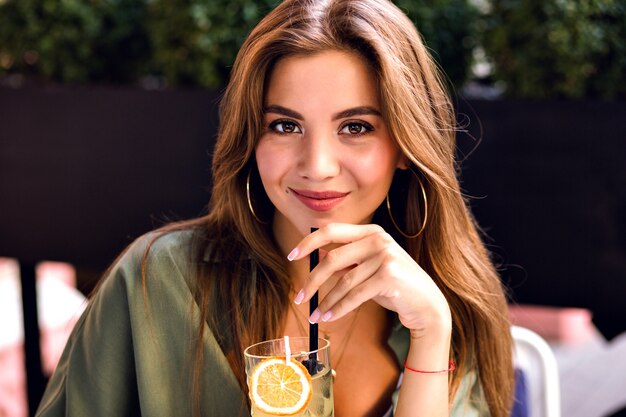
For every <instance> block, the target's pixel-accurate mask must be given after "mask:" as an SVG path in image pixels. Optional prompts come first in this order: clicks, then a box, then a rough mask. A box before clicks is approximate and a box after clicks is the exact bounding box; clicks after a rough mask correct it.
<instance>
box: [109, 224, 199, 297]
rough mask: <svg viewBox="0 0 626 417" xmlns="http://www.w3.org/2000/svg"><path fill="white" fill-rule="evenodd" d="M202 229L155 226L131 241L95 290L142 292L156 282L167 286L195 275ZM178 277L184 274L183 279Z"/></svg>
mask: <svg viewBox="0 0 626 417" xmlns="http://www.w3.org/2000/svg"><path fill="white" fill-rule="evenodd" d="M202 241H203V238H202V233H200V232H199V231H198V230H196V229H185V230H175V231H167V230H157V231H153V232H150V233H146V234H144V235H142V236H140V237H139V238H137V239H136V240H135V241H134V242H133V243H131V244H130V245H129V246H128V247H127V248H126V249H125V250H124V251H123V252H122V254H121V255H120V256H119V257H118V258H117V259H116V260H115V261H114V262H113V263H112V265H111V267H110V268H109V270H108V271H107V272H106V273H105V275H104V277H103V281H102V283H101V285H100V288H99V290H98V293H99V292H103V291H104V292H107V291H108V290H111V289H113V288H117V290H123V291H124V292H131V293H136V292H143V291H144V290H146V289H148V290H149V289H151V287H154V286H155V284H156V283H161V284H164V283H167V284H168V286H171V285H176V284H177V283H182V282H184V281H185V280H184V279H186V278H187V277H190V276H195V272H194V271H195V270H196V269H197V265H198V263H199V262H201V261H202V254H201V253H200V251H201V245H202ZM180 278H184V279H183V280H182V281H181V280H180Z"/></svg>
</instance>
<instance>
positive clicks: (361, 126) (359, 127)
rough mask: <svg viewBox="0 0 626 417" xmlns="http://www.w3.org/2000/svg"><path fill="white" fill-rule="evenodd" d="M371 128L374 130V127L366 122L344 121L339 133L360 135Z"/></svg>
mask: <svg viewBox="0 0 626 417" xmlns="http://www.w3.org/2000/svg"><path fill="white" fill-rule="evenodd" d="M372 130H374V128H373V127H372V126H371V125H369V124H366V123H363V122H359V123H356V122H352V123H346V124H345V125H343V127H342V128H341V131H340V133H342V134H344V135H352V136H360V135H363V134H365V133H367V132H371V131H372Z"/></svg>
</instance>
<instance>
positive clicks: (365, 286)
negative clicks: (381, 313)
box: [320, 274, 381, 322]
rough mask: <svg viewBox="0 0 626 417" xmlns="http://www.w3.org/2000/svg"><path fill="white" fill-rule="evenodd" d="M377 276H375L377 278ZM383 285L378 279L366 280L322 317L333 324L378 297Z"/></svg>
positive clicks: (321, 317)
mask: <svg viewBox="0 0 626 417" xmlns="http://www.w3.org/2000/svg"><path fill="white" fill-rule="evenodd" d="M376 275H377V274H375V276H376ZM380 286H381V283H380V281H379V280H376V279H368V280H365V281H364V282H363V283H361V284H360V285H358V286H356V287H354V288H352V289H351V290H350V291H348V293H347V294H346V295H345V297H343V298H341V299H340V300H339V301H337V302H336V303H335V304H334V305H333V306H331V307H330V309H329V310H328V311H326V312H325V314H324V315H322V316H320V319H322V320H323V321H328V322H332V321H335V320H339V319H340V318H342V317H343V316H345V315H346V314H348V313H350V312H351V311H353V310H356V309H357V308H358V307H359V306H360V305H361V304H363V303H364V302H366V301H369V300H371V299H372V298H374V297H376V296H377V295H378V293H379V292H380Z"/></svg>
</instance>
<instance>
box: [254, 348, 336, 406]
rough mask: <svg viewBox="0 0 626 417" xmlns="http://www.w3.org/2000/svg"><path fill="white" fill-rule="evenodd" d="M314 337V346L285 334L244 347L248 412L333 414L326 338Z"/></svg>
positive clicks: (331, 380) (330, 374)
mask: <svg viewBox="0 0 626 417" xmlns="http://www.w3.org/2000/svg"><path fill="white" fill-rule="evenodd" d="M317 340H318V346H317V349H316V348H315V347H314V348H313V349H310V340H309V338H307V337H295V338H291V339H290V338H288V337H287V336H285V338H284V339H275V340H268V341H265V342H261V343H257V344H255V345H252V346H250V347H248V348H247V349H246V350H245V351H244V358H245V363H246V375H247V383H248V390H249V395H250V404H251V414H252V416H254V417H274V416H294V417H298V416H300V417H333V416H334V403H333V377H332V368H331V365H330V342H328V340H325V339H317ZM311 370H316V371H311ZM311 374H313V375H311Z"/></svg>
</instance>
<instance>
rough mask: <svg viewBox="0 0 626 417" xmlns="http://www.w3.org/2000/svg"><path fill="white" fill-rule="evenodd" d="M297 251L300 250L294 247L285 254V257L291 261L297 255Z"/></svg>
mask: <svg viewBox="0 0 626 417" xmlns="http://www.w3.org/2000/svg"><path fill="white" fill-rule="evenodd" d="M299 253H300V251H299V250H298V248H295V249H294V250H292V251H291V252H289V255H287V259H289V260H290V261H293V260H294V259H295V258H296V256H298V254H299Z"/></svg>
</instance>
